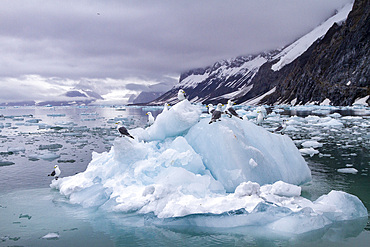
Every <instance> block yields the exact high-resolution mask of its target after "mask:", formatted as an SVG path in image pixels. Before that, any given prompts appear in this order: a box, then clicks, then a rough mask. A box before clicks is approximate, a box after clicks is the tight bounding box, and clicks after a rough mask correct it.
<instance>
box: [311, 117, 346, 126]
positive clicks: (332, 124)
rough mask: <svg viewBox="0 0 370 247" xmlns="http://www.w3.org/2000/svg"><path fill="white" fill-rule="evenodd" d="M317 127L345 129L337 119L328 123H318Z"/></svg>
mask: <svg viewBox="0 0 370 247" xmlns="http://www.w3.org/2000/svg"><path fill="white" fill-rule="evenodd" d="M315 126H330V127H343V124H342V123H341V122H339V121H338V120H337V119H331V120H329V121H327V122H322V123H317V124H315Z"/></svg>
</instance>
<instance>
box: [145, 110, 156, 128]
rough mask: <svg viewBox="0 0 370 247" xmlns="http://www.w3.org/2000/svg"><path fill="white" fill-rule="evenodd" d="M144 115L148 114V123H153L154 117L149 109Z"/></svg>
mask: <svg viewBox="0 0 370 247" xmlns="http://www.w3.org/2000/svg"><path fill="white" fill-rule="evenodd" d="M146 115H148V125H149V126H150V125H152V124H153V123H154V117H153V115H152V113H151V112H150V111H149V112H147V113H146Z"/></svg>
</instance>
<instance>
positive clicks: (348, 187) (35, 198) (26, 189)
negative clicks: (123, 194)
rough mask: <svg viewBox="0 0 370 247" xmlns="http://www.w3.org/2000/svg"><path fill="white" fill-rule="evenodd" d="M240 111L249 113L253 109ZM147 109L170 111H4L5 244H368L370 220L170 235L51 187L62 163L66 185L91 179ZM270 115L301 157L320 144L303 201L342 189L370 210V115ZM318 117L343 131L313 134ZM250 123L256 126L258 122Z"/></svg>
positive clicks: (0, 153) (0, 182)
mask: <svg viewBox="0 0 370 247" xmlns="http://www.w3.org/2000/svg"><path fill="white" fill-rule="evenodd" d="M203 110H204V112H206V108H205V107H204V108H203ZM239 110H240V113H249V114H250V113H251V112H252V111H253V110H255V108H254V107H245V108H241V107H239ZM148 111H151V112H152V113H153V115H154V116H157V115H158V114H159V113H160V112H161V111H162V108H161V107H149V106H147V107H134V106H65V107H52V106H50V107H1V108H0V246H326V247H328V246H369V243H370V223H369V220H358V221H347V222H340V223H338V224H336V225H335V226H332V227H330V228H328V229H320V230H318V231H315V232H309V233H305V234H301V235H293V236H291V235H289V236H282V235H276V236H271V235H268V236H267V234H264V232H263V231H260V230H259V231H256V229H253V228H243V229H222V230H214V229H194V228H186V227H184V228H179V229H172V228H171V229H167V228H164V227H156V226H153V225H150V224H146V223H145V222H147V219H146V218H147V217H152V216H150V215H147V216H139V215H137V214H134V213H132V214H122V213H103V212H101V211H99V210H96V209H91V208H83V207H81V206H76V205H71V204H70V203H69V202H68V199H66V198H64V197H63V196H61V195H60V194H59V193H58V191H56V190H52V189H50V187H49V185H50V183H51V180H52V178H51V177H48V176H47V175H48V174H50V173H51V171H52V170H53V167H54V165H56V164H58V165H59V166H60V167H61V170H62V174H61V177H66V176H71V175H74V174H76V173H78V172H81V171H84V170H85V169H86V167H87V165H88V164H89V162H90V161H91V154H92V152H98V153H101V152H104V151H109V150H110V148H111V147H112V143H113V140H114V139H115V138H116V137H118V133H117V130H116V125H115V123H116V122H117V121H123V122H124V124H125V126H126V127H127V128H128V129H132V128H136V127H145V126H146V124H147V116H146V115H145V114H146V113H147V112H148ZM268 112H269V113H270V114H269V117H268V118H267V119H266V120H265V122H264V123H263V127H264V128H266V129H268V130H273V129H274V128H276V127H277V126H278V125H279V123H280V122H281V119H282V118H286V119H288V120H289V125H288V126H289V128H288V130H287V132H286V134H287V135H289V136H290V137H291V138H292V139H293V141H294V142H295V144H296V146H297V147H298V148H299V149H303V147H302V143H303V142H305V141H307V140H312V137H315V140H317V141H318V142H319V143H321V144H322V146H321V147H315V148H314V149H313V150H314V151H315V152H314V153H310V152H309V153H307V154H304V157H305V159H306V161H307V163H308V165H309V167H310V169H311V172H312V181H311V182H309V183H308V184H305V185H302V195H303V196H304V197H306V198H308V199H310V200H315V199H317V198H318V197H320V196H321V195H323V194H327V193H329V192H330V191H331V190H341V191H345V192H348V193H350V194H353V195H355V196H357V197H358V198H359V199H360V200H361V201H362V202H363V203H364V205H365V207H366V208H367V209H368V211H369V210H370V193H369V188H370V172H369V168H370V154H369V149H370V148H369V147H370V131H369V130H370V110H369V108H336V107H295V108H289V107H283V106H281V107H275V108H268ZM312 116H314V117H312ZM204 117H207V115H206V114H204ZM317 117H318V118H319V119H320V120H322V119H324V118H328V119H332V120H336V121H338V122H339V123H341V124H342V125H341V126H335V125H328V126H324V125H322V126H314V122H315V121H317V120H318V118H317ZM249 118H250V121H254V118H253V114H250V117H249ZM310 119H312V121H310ZM328 119H327V120H328ZM245 121H246V120H245ZM311 151H312V150H311Z"/></svg>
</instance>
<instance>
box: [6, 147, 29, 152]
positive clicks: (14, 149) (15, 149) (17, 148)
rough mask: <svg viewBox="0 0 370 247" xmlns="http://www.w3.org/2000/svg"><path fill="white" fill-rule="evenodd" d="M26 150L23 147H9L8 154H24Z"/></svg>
mask: <svg viewBox="0 0 370 247" xmlns="http://www.w3.org/2000/svg"><path fill="white" fill-rule="evenodd" d="M25 150H26V148H25V147H13V148H11V147H9V148H8V152H13V153H19V152H24V151H25Z"/></svg>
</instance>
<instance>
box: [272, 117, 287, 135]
mask: <svg viewBox="0 0 370 247" xmlns="http://www.w3.org/2000/svg"><path fill="white" fill-rule="evenodd" d="M285 129H286V120H285V119H284V120H283V123H282V124H281V125H280V126H279V127H277V128H276V129H275V130H274V132H280V133H281V134H282V135H284V131H285Z"/></svg>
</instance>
